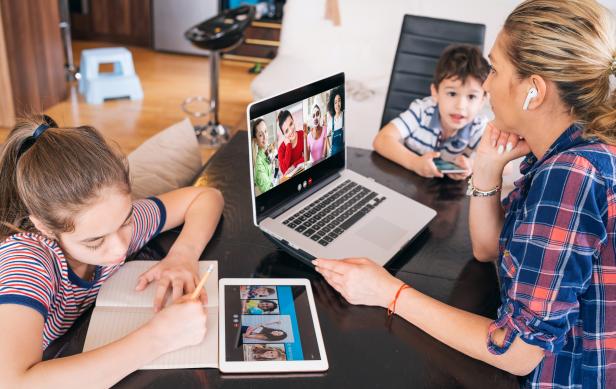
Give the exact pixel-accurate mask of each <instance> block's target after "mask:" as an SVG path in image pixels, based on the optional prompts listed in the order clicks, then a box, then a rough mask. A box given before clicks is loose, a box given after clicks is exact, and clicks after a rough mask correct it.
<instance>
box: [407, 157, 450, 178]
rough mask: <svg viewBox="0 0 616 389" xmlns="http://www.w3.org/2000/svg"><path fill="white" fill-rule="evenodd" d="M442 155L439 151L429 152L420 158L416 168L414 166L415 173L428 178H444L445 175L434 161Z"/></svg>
mask: <svg viewBox="0 0 616 389" xmlns="http://www.w3.org/2000/svg"><path fill="white" fill-rule="evenodd" d="M440 155H441V153H439V152H437V151H429V152H427V153H425V154H424V155H422V156H421V157H418V158H417V159H416V161H417V162H416V163H415V166H413V171H414V172H415V173H417V174H419V175H420V176H422V177H426V178H432V177H439V178H441V177H443V173H441V172H440V170H438V169H437V168H436V165H435V164H434V161H433V159H434V158H438V157H439V156H440Z"/></svg>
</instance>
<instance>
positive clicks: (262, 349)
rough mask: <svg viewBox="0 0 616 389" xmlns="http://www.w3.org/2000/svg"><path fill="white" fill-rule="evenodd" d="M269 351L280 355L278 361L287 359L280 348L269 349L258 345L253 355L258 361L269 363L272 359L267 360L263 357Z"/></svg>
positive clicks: (254, 348)
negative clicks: (283, 358)
mask: <svg viewBox="0 0 616 389" xmlns="http://www.w3.org/2000/svg"><path fill="white" fill-rule="evenodd" d="M268 351H275V352H276V354H278V359H280V358H282V357H286V354H285V352H284V350H282V349H279V348H278V347H268V346H260V345H256V346H255V347H253V349H252V354H253V355H254V359H255V360H257V361H269V360H271V359H272V358H266V357H264V356H263V354H265V353H266V352H268Z"/></svg>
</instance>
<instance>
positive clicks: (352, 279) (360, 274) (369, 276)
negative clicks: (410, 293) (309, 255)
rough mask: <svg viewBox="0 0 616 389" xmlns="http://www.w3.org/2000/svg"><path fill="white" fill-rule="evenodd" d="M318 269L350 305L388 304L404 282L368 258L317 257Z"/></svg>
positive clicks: (315, 262) (384, 305)
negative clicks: (333, 258)
mask: <svg viewBox="0 0 616 389" xmlns="http://www.w3.org/2000/svg"><path fill="white" fill-rule="evenodd" d="M312 263H313V264H314V265H315V266H316V271H317V272H319V273H320V274H321V275H322V276H323V278H325V280H326V281H327V282H328V283H329V284H330V285H331V286H332V287H333V288H334V289H336V290H337V291H338V292H339V293H340V294H341V295H342V297H344V298H345V299H346V300H347V301H348V302H349V303H351V304H359V305H372V306H379V307H387V306H388V305H389V303H390V302H391V301H392V300H393V298H394V296H395V294H396V292H397V290H398V288H400V286H401V285H402V284H403V282H402V281H401V280H399V279H397V278H396V277H394V276H392V275H391V274H389V273H388V272H387V270H385V269H384V268H383V267H381V266H379V265H377V264H376V263H374V262H372V261H371V260H369V259H366V258H348V259H342V260H332V259H321V258H319V259H315V260H314V261H313V262H312Z"/></svg>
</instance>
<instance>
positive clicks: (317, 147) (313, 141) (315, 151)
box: [307, 104, 329, 162]
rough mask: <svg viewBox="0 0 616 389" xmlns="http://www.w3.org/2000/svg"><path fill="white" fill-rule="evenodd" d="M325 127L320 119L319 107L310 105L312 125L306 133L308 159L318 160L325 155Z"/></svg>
mask: <svg viewBox="0 0 616 389" xmlns="http://www.w3.org/2000/svg"><path fill="white" fill-rule="evenodd" d="M326 140H327V129H326V128H325V126H324V125H323V122H322V120H321V107H319V105H318V104H315V105H314V106H313V107H312V126H311V128H310V132H309V133H308V152H307V155H308V156H309V158H310V160H311V161H313V162H318V161H320V160H321V159H323V158H324V157H326V156H327V153H328V149H329V146H328V144H327V141H326Z"/></svg>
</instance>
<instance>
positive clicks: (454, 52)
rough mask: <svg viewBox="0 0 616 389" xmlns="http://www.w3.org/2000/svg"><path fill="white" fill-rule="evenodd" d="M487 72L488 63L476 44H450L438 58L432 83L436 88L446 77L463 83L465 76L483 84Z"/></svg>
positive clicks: (488, 68) (488, 71)
mask: <svg viewBox="0 0 616 389" xmlns="http://www.w3.org/2000/svg"><path fill="white" fill-rule="evenodd" d="M489 73H490V64H489V63H488V61H487V60H486V59H485V58H484V57H483V55H482V54H481V51H480V50H479V48H478V47H477V46H473V45H468V44H458V45H451V46H447V48H445V50H444V51H443V53H442V54H441V56H440V58H439V59H438V62H437V64H436V69H435V70H434V80H433V83H434V86H435V87H436V88H438V86H439V84H440V83H441V82H442V81H443V80H444V79H446V78H456V79H458V80H460V81H461V82H462V84H464V83H465V82H466V79H467V78H469V77H473V78H475V79H477V81H479V82H480V83H482V84H483V82H484V81H485V80H486V78H488V74H489Z"/></svg>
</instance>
